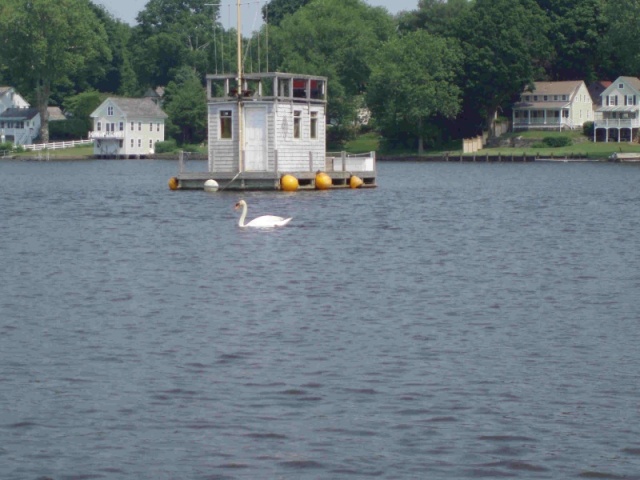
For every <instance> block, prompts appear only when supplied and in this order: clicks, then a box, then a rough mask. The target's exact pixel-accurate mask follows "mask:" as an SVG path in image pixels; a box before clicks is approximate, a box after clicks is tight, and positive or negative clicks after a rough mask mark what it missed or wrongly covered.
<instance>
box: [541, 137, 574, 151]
mask: <svg viewBox="0 0 640 480" xmlns="http://www.w3.org/2000/svg"><path fill="white" fill-rule="evenodd" d="M542 143H543V145H544V146H545V147H552V148H560V147H568V146H569V145H571V143H572V141H571V138H569V137H544V138H543V139H542Z"/></svg>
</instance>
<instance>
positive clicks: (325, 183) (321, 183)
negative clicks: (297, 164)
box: [316, 172, 332, 190]
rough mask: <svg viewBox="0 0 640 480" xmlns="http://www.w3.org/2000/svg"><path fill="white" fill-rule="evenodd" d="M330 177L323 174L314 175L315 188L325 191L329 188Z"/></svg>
mask: <svg viewBox="0 0 640 480" xmlns="http://www.w3.org/2000/svg"><path fill="white" fill-rule="evenodd" d="M331 183H332V182H331V177H330V176H329V175H327V174H326V173H324V172H318V173H316V188H317V189H318V190H326V189H327V188H330V187H331Z"/></svg>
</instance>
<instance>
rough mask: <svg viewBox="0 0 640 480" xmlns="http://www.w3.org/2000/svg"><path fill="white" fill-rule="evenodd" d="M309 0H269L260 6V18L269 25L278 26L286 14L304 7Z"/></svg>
mask: <svg viewBox="0 0 640 480" xmlns="http://www.w3.org/2000/svg"><path fill="white" fill-rule="evenodd" d="M310 1H311V0H271V1H270V2H267V3H266V4H265V5H264V6H263V7H262V19H263V20H264V21H265V23H268V24H269V25H273V26H276V27H277V26H278V25H280V22H282V20H283V19H284V18H285V17H286V16H287V15H291V14H293V13H295V12H296V11H298V9H300V8H301V7H304V6H305V5H306V4H308V3H309V2H310Z"/></svg>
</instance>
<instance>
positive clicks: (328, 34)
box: [270, 0, 394, 127]
mask: <svg viewBox="0 0 640 480" xmlns="http://www.w3.org/2000/svg"><path fill="white" fill-rule="evenodd" d="M393 31H394V25H393V22H392V19H391V17H390V16H389V15H388V14H387V13H386V11H385V10H383V9H380V8H373V7H370V6H368V5H367V4H366V3H365V2H364V1H362V0H324V1H314V2H310V3H309V4H307V5H306V6H304V7H302V8H300V9H299V10H297V11H296V12H295V13H294V14H292V15H289V16H287V17H285V18H284V19H283V20H282V22H281V23H280V26H279V27H277V28H272V29H271V30H270V32H271V34H270V38H271V40H272V45H273V49H274V50H275V56H276V57H277V59H278V61H277V65H276V69H277V70H278V71H285V72H294V73H306V74H311V75H323V76H326V77H328V78H329V79H330V81H329V105H328V116H329V119H330V121H331V123H332V124H334V125H341V126H345V127H346V126H348V125H353V124H354V122H355V119H356V117H357V109H358V106H359V98H358V97H359V96H360V95H361V93H362V92H363V90H364V89H365V86H366V84H367V82H368V79H369V75H370V72H371V63H372V61H373V59H374V58H375V55H376V52H377V51H378V50H379V49H380V48H381V46H382V45H383V44H384V42H385V41H387V40H388V39H389V38H391V36H392V35H393Z"/></svg>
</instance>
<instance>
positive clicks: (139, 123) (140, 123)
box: [138, 122, 142, 132]
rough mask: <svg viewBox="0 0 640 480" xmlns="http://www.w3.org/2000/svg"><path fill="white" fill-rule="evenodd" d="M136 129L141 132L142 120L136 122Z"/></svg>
mask: <svg viewBox="0 0 640 480" xmlns="http://www.w3.org/2000/svg"><path fill="white" fill-rule="evenodd" d="M138 131H139V132H141V131H142V122H138Z"/></svg>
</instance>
